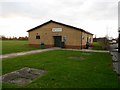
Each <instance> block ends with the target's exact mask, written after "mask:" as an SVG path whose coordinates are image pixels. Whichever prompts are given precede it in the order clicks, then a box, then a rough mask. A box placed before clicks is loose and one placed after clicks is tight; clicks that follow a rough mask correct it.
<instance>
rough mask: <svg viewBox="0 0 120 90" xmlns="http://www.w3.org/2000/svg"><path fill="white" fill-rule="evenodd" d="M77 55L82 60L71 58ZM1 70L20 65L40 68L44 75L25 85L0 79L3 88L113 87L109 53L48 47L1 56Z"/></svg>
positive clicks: (114, 75) (114, 86)
mask: <svg viewBox="0 0 120 90" xmlns="http://www.w3.org/2000/svg"><path fill="white" fill-rule="evenodd" d="M71 56H77V57H78V56H80V57H82V58H84V60H79V59H71V58H69V57H71ZM2 64H3V71H2V72H3V74H6V73H9V72H11V71H15V70H18V69H21V68H24V67H31V68H37V69H44V70H46V71H47V73H46V74H45V75H43V76H42V77H40V78H38V79H36V80H35V81H33V82H32V83H30V84H28V85H26V86H17V85H13V84H8V83H3V88H117V87H118V82H117V75H116V74H115V72H113V70H112V60H111V56H110V54H109V53H84V52H79V51H62V50H56V51H49V52H43V53H37V54H32V55H25V56H19V57H16V58H9V59H3V61H2Z"/></svg>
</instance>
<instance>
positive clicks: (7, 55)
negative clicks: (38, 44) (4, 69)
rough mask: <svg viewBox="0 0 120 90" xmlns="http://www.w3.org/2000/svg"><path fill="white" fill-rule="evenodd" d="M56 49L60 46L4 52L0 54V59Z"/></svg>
mask: <svg viewBox="0 0 120 90" xmlns="http://www.w3.org/2000/svg"><path fill="white" fill-rule="evenodd" d="M58 49H60V48H48V49H40V50H32V51H26V52H18V53H11V54H5V55H0V59H3V58H13V57H17V56H22V55H28V54H34V53H40V52H46V51H51V50H58Z"/></svg>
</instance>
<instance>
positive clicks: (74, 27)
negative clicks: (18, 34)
mask: <svg viewBox="0 0 120 90" xmlns="http://www.w3.org/2000/svg"><path fill="white" fill-rule="evenodd" d="M51 22H53V23H57V24H60V25H64V26H67V27H70V28H73V29H76V30H80V31H82V32H85V33H88V34H91V35H93V34H92V33H90V32H87V31H85V30H83V29H81V28H77V27H74V26H70V25H67V24H63V23H60V22H56V21H53V20H50V21H48V22H45V23H43V24H41V25H39V26H37V27H34V28H32V29H30V30H28V31H27V32H30V31H33V30H35V29H37V28H40V27H42V26H44V25H46V24H48V23H51Z"/></svg>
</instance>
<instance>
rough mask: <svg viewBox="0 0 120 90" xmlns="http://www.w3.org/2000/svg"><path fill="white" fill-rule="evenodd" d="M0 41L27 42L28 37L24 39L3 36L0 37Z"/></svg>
mask: <svg viewBox="0 0 120 90" xmlns="http://www.w3.org/2000/svg"><path fill="white" fill-rule="evenodd" d="M0 40H28V37H27V36H25V37H14V36H13V37H6V36H3V35H1V36H0Z"/></svg>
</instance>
